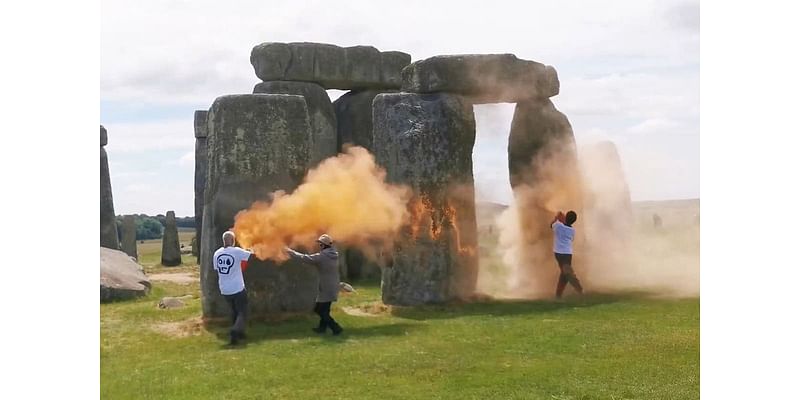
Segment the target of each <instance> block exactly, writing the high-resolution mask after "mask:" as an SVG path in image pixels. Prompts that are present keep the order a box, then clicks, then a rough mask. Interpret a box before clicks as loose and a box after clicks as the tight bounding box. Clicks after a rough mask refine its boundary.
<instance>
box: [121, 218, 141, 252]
mask: <svg viewBox="0 0 800 400" xmlns="http://www.w3.org/2000/svg"><path fill="white" fill-rule="evenodd" d="M122 251H124V252H125V254H127V255H129V256H131V257H133V258H135V259H138V258H139V255H138V253H137V250H136V218H135V217H134V216H133V215H126V216H125V217H123V218H122Z"/></svg>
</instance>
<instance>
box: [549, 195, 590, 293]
mask: <svg viewBox="0 0 800 400" xmlns="http://www.w3.org/2000/svg"><path fill="white" fill-rule="evenodd" d="M577 220H578V214H577V213H575V211H568V212H567V215H566V216H565V215H564V213H563V212H561V211H559V212H558V214H556V217H555V218H554V219H553V222H551V223H550V227H551V228H553V235H554V236H555V238H554V240H553V253H555V256H556V262H557V263H558V268H559V269H560V270H561V274H560V275H559V277H558V286H557V287H556V298H559V299H560V298H561V295H562V294H563V293H564V288H566V286H567V282H569V283H570V284H571V285H572V287H574V288H575V290H577V291H578V293H583V288H582V287H581V282H580V281H579V280H578V277H577V276H576V275H575V271H574V270H573V269H572V242H573V240H575V228H573V227H572V224H574V223H575V221H577Z"/></svg>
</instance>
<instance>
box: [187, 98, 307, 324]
mask: <svg viewBox="0 0 800 400" xmlns="http://www.w3.org/2000/svg"><path fill="white" fill-rule="evenodd" d="M310 131H311V123H310V117H309V113H308V107H307V105H306V101H305V98H304V97H303V96H299V95H287V94H247V95H229V96H222V97H219V98H217V99H216V100H215V101H214V103H213V105H212V106H211V109H210V110H209V112H208V180H207V181H206V187H205V202H204V204H205V205H204V210H203V233H202V236H201V237H202V244H201V245H200V281H201V287H202V293H203V296H202V305H203V316H204V317H206V318H221V317H225V316H227V315H228V312H229V309H228V306H227V304H226V302H225V299H224V298H223V297H222V296H221V295H220V292H219V287H218V278H217V273H216V271H214V269H213V266H212V257H213V254H214V251H215V250H216V249H218V248H219V247H221V246H222V234H223V232H225V231H226V230H228V229H230V228H231V227H233V224H234V217H235V215H236V214H237V213H238V212H239V211H241V210H244V209H247V208H248V207H250V205H251V204H252V203H253V202H255V201H257V200H266V199H268V198H269V195H270V194H271V193H272V192H274V191H276V190H284V191H286V192H291V191H292V190H294V189H295V188H296V187H297V186H298V185H299V184H300V182H301V181H302V179H303V177H304V175H305V173H306V172H307V171H308V168H309V164H310V160H311V151H310V149H311V143H310V134H309V133H310ZM244 279H245V282H246V284H247V293H248V296H249V298H250V310H251V314H252V315H253V316H259V315H266V314H272V313H281V312H306V311H309V310H311V309H313V307H314V301H315V297H316V294H317V286H318V277H317V272H316V269H315V268H314V267H313V266H309V265H305V264H302V263H300V262H297V261H289V262H286V263H284V264H282V265H280V266H278V265H276V264H275V263H274V262H272V261H261V260H258V259H253V260H251V262H250V263H249V264H248V267H247V269H246V270H245V271H244Z"/></svg>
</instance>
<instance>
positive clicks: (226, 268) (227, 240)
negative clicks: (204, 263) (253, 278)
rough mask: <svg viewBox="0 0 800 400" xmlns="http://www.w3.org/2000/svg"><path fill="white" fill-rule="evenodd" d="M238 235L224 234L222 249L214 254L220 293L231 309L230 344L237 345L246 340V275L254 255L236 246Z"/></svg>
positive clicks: (229, 232)
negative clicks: (248, 263)
mask: <svg viewBox="0 0 800 400" xmlns="http://www.w3.org/2000/svg"><path fill="white" fill-rule="evenodd" d="M235 243H236V235H235V234H234V233H233V232H231V231H226V232H225V233H223V234H222V245H223V246H222V247H220V248H219V249H217V251H215V252H214V258H213V260H214V270H215V271H217V274H218V275H219V291H220V293H222V296H223V297H225V300H226V301H227V302H228V304H229V305H230V307H231V318H232V320H233V326H232V327H231V331H230V344H231V345H236V344H238V343H239V341H240V340H242V339H244V338H245V333H244V330H245V324H246V323H247V313H248V311H247V290H246V289H245V286H244V275H242V272H243V271H244V270H245V269H247V262H248V261H249V260H250V257H251V256H252V253H251V252H249V251H247V250H245V249H242V248H240V247H236V246H234V244H235Z"/></svg>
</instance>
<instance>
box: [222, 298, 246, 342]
mask: <svg viewBox="0 0 800 400" xmlns="http://www.w3.org/2000/svg"><path fill="white" fill-rule="evenodd" d="M224 296H225V300H226V301H227V302H228V305H230V306H231V319H232V320H233V321H232V322H233V326H232V327H231V332H236V333H244V327H245V324H247V290H242V291H241V292H239V293H235V294H226V295H224Z"/></svg>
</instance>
